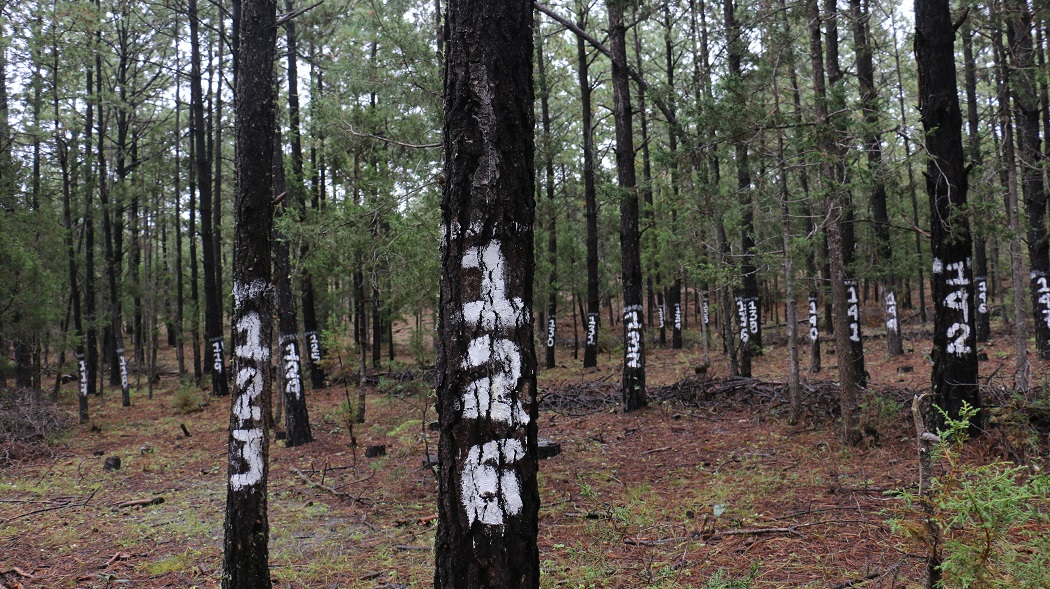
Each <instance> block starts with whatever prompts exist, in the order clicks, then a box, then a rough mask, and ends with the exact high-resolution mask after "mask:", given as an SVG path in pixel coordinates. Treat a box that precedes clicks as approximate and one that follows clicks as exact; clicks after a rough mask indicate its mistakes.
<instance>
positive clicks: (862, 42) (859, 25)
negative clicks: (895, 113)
mask: <svg viewBox="0 0 1050 589" xmlns="http://www.w3.org/2000/svg"><path fill="white" fill-rule="evenodd" d="M850 11H851V15H852V18H853V42H854V46H855V51H856V62H857V66H856V67H857V84H858V85H859V86H860V106H861V109H862V110H863V111H864V152H865V154H866V155H867V158H868V173H869V175H870V182H871V197H870V202H871V210H872V218H873V219H872V220H873V221H874V233H875V244H874V250H875V251H874V255H875V259H876V260H877V261H878V265H879V266H880V268H879V270H880V271H879V284H880V286H881V291H882V293H881V294H882V309H883V316H884V320H885V324H886V353H887V354H889V355H890V356H899V355H901V354H902V353H903V352H904V348H903V345H902V341H901V331H900V321H899V319H898V317H897V293H896V290H895V288H894V285H895V284H896V276H895V273H894V271H893V264H892V260H891V258H892V253H893V250H892V246H891V245H890V216H889V212H888V210H887V208H886V183H885V182H884V181H883V179H882V177H883V172H882V137H881V134H880V132H879V122H880V121H879V119H880V113H879V106H878V98H879V97H878V91H877V90H876V88H875V67H874V65H873V62H872V56H871V53H872V51H871V43H870V42H869V40H868V38H869V35H870V21H871V14H870V13H869V12H868V7H867V4H866V2H862V0H850Z"/></svg>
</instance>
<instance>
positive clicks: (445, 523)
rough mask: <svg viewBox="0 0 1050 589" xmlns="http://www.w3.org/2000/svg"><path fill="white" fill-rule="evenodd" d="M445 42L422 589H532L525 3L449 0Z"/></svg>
mask: <svg viewBox="0 0 1050 589" xmlns="http://www.w3.org/2000/svg"><path fill="white" fill-rule="evenodd" d="M445 39H446V50H447V53H446V59H445V71H446V74H445V107H444V145H445V177H446V178H447V179H448V181H447V183H446V186H445V191H444V195H443V197H442V203H441V214H442V223H443V226H444V230H445V239H444V243H443V247H442V255H441V257H442V276H441V305H440V320H439V325H440V327H439V329H440V332H439V347H438V386H437V389H438V413H439V416H440V422H441V439H440V442H439V449H438V456H439V464H440V475H439V477H440V478H439V489H440V490H439V497H438V501H439V503H438V530H437V537H436V547H435V554H436V567H435V574H434V585H435V587H439V588H442V589H449V588H483V587H484V588H488V587H491V588H501V589H517V588H537V587H539V574H540V569H539V552H538V549H537V545H536V539H537V532H538V511H539V492H538V489H537V481H536V473H537V453H536V452H537V450H536V417H537V409H536V355H535V350H534V348H533V330H532V321H531V309H532V302H533V301H532V297H533V292H532V284H533V274H534V270H535V261H534V258H533V255H534V254H533V252H534V250H533V231H532V226H533V221H534V213H535V210H534V209H535V201H534V198H533V195H534V194H535V192H534V187H535V176H534V165H535V163H534V159H533V158H534V146H533V139H532V138H533V124H534V121H533V86H532V63H533V61H532V60H533V47H532V43H533V38H532V4H531V2H528V1H527V0H453V1H451V2H449V4H448V11H447V14H446V26H445Z"/></svg>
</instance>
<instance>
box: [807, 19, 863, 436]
mask: <svg viewBox="0 0 1050 589" xmlns="http://www.w3.org/2000/svg"><path fill="white" fill-rule="evenodd" d="M807 9H808V15H809V49H810V63H811V66H812V69H813V90H814V94H815V98H816V99H815V100H814V105H815V108H814V114H815V125H814V126H815V132H816V133H817V148H818V149H819V150H820V152H821V156H822V158H823V159H822V161H821V166H820V175H821V180H822V182H823V189H824V191H825V193H826V196H825V206H826V208H827V219H828V224H827V243H828V247H827V249H828V278H829V280H830V283H831V304H832V318H833V321H835V326H834V327H835V329H834V335H835V351H836V355H837V356H838V361H837V364H838V372H839V387H840V389H841V392H840V399H839V405H840V407H841V414H842V418H841V419H842V432H843V441H844V442H845V443H846V444H849V445H855V444H857V443H859V442H860V439H861V436H860V431H859V427H858V422H857V415H856V408H857V375H856V373H855V370H856V364H855V363H854V362H853V361H851V360H852V359H851V357H850V352H851V343H852V342H851V341H850V335H851V334H850V327H849V324H848V321H847V320H848V316H847V312H846V310H847V305H848V302H847V286H846V268H845V260H844V256H843V244H842V215H843V210H842V206H841V203H840V202H839V199H840V195H839V191H840V190H841V182H840V181H839V179H840V178H839V174H838V172H837V170H836V169H835V165H836V164H835V162H834V161H833V159H832V158H833V157H834V154H835V153H836V150H837V148H836V146H835V140H834V131H833V129H832V128H831V123H830V121H829V119H828V98H827V90H826V88H827V86H826V85H825V81H824V58H823V51H822V43H821V39H820V9H819V8H818V6H817V0H809V2H808V6H807Z"/></svg>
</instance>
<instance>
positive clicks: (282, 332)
mask: <svg viewBox="0 0 1050 589" xmlns="http://www.w3.org/2000/svg"><path fill="white" fill-rule="evenodd" d="M275 102H276V99H275ZM273 194H274V200H275V201H276V200H277V199H280V204H279V207H278V210H277V212H276V214H277V215H280V216H283V215H291V214H294V212H293V211H292V210H291V207H289V206H288V199H287V194H288V193H287V186H286V183H285V179H284V151H283V149H282V148H281V132H280V127H279V126H278V124H277V123H275V124H274V150H273ZM273 260H274V273H275V276H274V282H275V283H276V285H277V334H278V339H277V341H278V350H279V353H280V355H281V359H280V366H281V367H280V370H281V373H280V374H281V378H279V379H278V382H279V383H281V387H282V391H283V393H284V408H285V412H284V427H285V438H284V445H285V446H286V447H288V448H291V447H292V446H301V445H302V444H307V443H309V442H312V441H313V439H314V438H313V434H312V433H311V432H310V415H309V412H308V411H307V408H306V397H305V395H306V391H305V387H304V386H303V376H302V370H301V366H300V365H301V362H302V360H301V357H300V355H299V322H298V321H297V320H296V313H295V301H294V300H293V299H292V264H291V252H290V248H289V246H288V241H287V240H286V238H285V236H284V235H283V234H282V233H281V231H280V230H277V229H274V236H273Z"/></svg>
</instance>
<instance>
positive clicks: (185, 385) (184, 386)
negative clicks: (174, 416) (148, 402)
mask: <svg viewBox="0 0 1050 589" xmlns="http://www.w3.org/2000/svg"><path fill="white" fill-rule="evenodd" d="M171 406H172V408H173V409H175V412H176V413H178V414H185V413H193V412H195V411H200V410H201V394H200V391H199V390H197V387H195V386H193V383H192V382H185V381H183V382H182V383H180V384H179V386H178V388H176V389H175V394H174V395H173V396H172V398H171Z"/></svg>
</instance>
